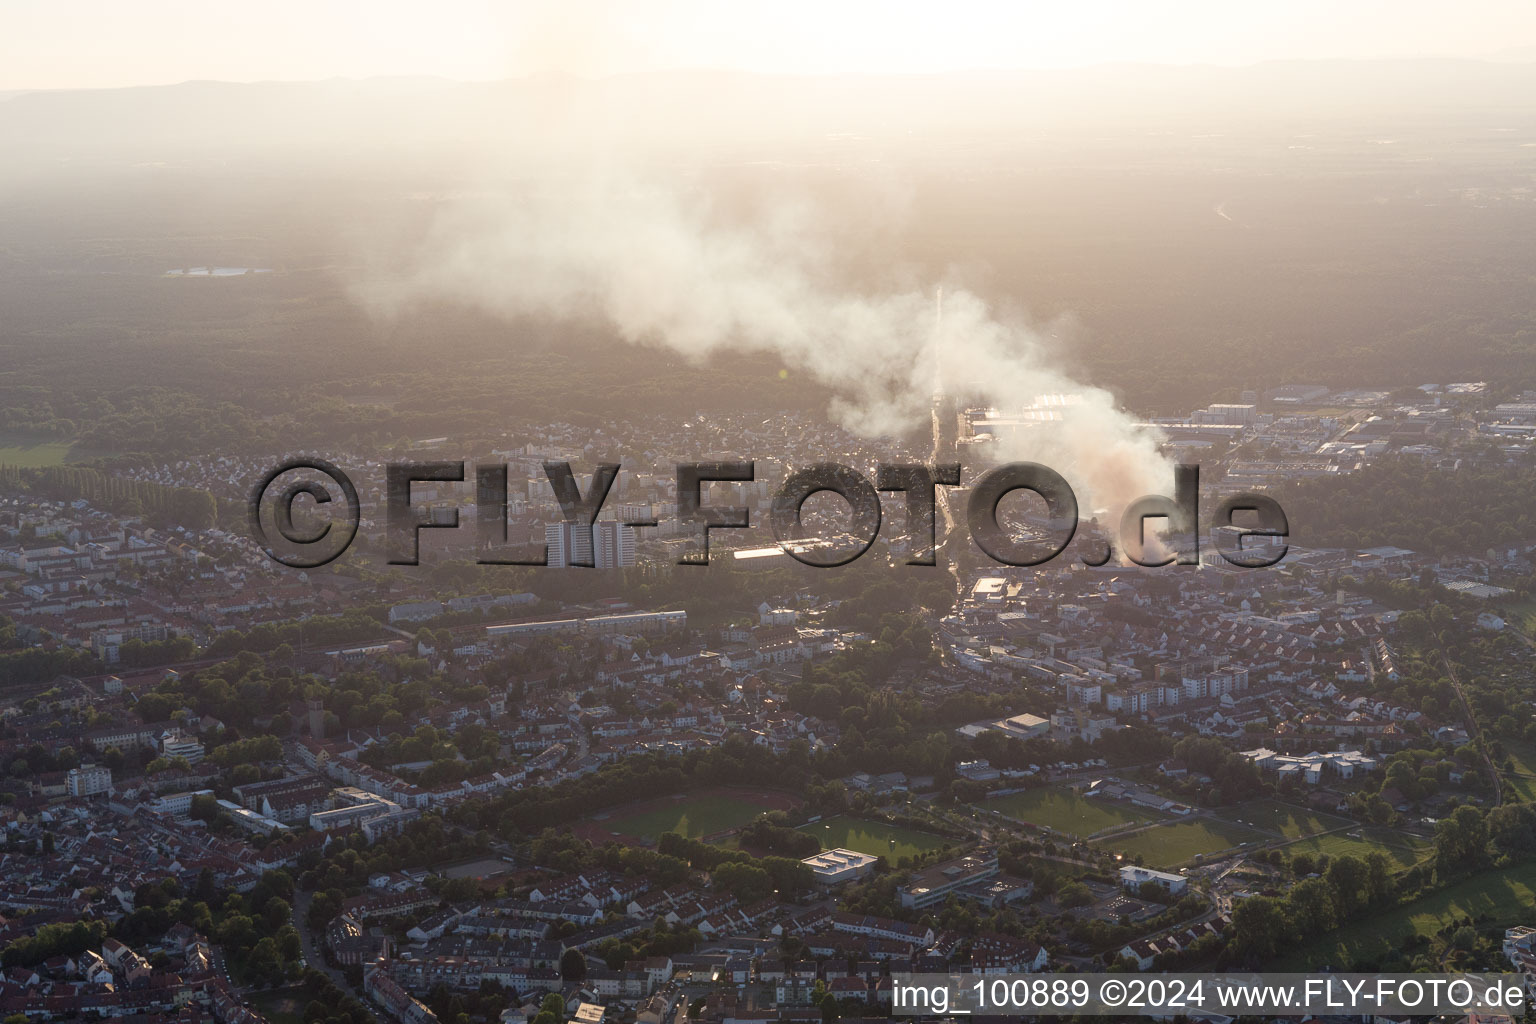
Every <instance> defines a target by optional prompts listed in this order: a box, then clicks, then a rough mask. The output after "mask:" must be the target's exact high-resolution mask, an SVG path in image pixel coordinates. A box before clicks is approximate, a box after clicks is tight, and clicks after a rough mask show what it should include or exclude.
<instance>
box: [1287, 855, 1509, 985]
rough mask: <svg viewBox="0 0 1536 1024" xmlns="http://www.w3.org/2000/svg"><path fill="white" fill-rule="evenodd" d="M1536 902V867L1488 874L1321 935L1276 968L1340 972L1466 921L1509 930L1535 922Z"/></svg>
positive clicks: (1488, 872)
mask: <svg viewBox="0 0 1536 1024" xmlns="http://www.w3.org/2000/svg"><path fill="white" fill-rule="evenodd" d="M1533 903H1536V864H1521V865H1519V866H1518V867H1513V868H1507V869H1504V870H1502V871H1487V872H1484V873H1483V874H1481V875H1476V876H1474V877H1472V878H1469V879H1467V880H1466V881H1463V882H1459V883H1457V884H1456V885H1453V886H1451V887H1450V888H1448V889H1444V890H1442V891H1440V892H1437V893H1432V894H1430V895H1428V896H1425V897H1424V898H1423V899H1419V900H1415V901H1414V902H1412V903H1410V904H1408V905H1407V906H1403V907H1398V908H1396V909H1395V910H1389V911H1387V912H1385V913H1381V914H1372V915H1371V916H1370V917H1369V918H1367V919H1365V920H1362V921H1357V922H1355V923H1354V924H1351V925H1348V926H1347V927H1344V928H1341V929H1339V930H1338V931H1336V932H1331V933H1329V934H1327V935H1321V936H1318V937H1317V938H1316V939H1314V940H1313V941H1311V942H1309V943H1307V944H1306V945H1304V946H1303V947H1301V948H1300V949H1299V950H1297V951H1296V953H1294V954H1293V955H1291V956H1290V957H1287V958H1286V959H1285V960H1284V961H1282V962H1280V963H1279V964H1276V965H1273V966H1272V968H1271V969H1281V970H1301V969H1303V968H1306V967H1309V966H1321V965H1324V964H1329V965H1332V966H1334V967H1344V966H1345V965H1346V964H1348V965H1354V964H1358V963H1361V962H1362V961H1370V960H1373V959H1374V958H1376V957H1379V956H1381V955H1383V954H1385V953H1387V952H1389V951H1390V950H1392V949H1394V948H1396V947H1397V945H1398V944H1399V943H1401V942H1402V940H1403V939H1404V938H1405V937H1407V936H1408V935H1412V934H1418V935H1434V934H1435V933H1436V932H1438V931H1439V930H1440V929H1442V928H1444V927H1445V926H1446V925H1447V924H1450V923H1451V922H1452V921H1456V920H1459V919H1461V918H1465V917H1471V918H1473V919H1474V920H1476V919H1477V918H1478V917H1480V916H1483V915H1487V919H1488V922H1489V923H1490V924H1493V925H1498V926H1505V925H1511V924H1520V923H1524V922H1526V921H1527V920H1528V919H1529V918H1530V913H1529V908H1530V907H1531V905H1532V904H1533Z"/></svg>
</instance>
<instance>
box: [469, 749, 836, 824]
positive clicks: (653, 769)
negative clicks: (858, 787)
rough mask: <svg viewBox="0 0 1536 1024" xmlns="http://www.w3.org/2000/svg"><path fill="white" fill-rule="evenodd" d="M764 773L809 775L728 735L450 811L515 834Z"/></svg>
mask: <svg viewBox="0 0 1536 1024" xmlns="http://www.w3.org/2000/svg"><path fill="white" fill-rule="evenodd" d="M764 779H773V780H774V782H775V784H776V785H778V786H782V787H783V788H785V789H789V790H799V789H801V788H803V787H804V786H805V784H806V783H807V782H808V781H809V780H810V768H809V765H805V764H796V763H795V762H794V760H793V759H780V758H777V757H775V756H774V754H773V753H772V752H771V751H769V750H768V749H767V748H766V747H761V746H758V745H756V744H751V743H748V742H747V741H746V740H744V739H742V738H741V737H740V736H732V737H730V738H729V739H727V740H726V742H725V743H723V744H721V745H720V746H718V747H712V748H710V749H708V750H699V751H689V752H688V753H686V754H683V755H682V756H680V757H664V756H661V755H656V754H645V755H641V756H639V757H631V758H628V759H626V760H625V761H623V762H620V763H618V764H612V765H607V766H605V767H603V768H602V769H601V770H599V771H597V772H595V773H593V774H591V775H586V776H583V777H581V778H579V779H566V780H563V781H561V782H559V783H556V784H555V785H553V786H529V787H527V788H525V789H520V790H512V791H509V792H506V793H502V794H499V795H497V796H496V797H493V798H491V799H489V800H466V801H465V802H464V803H462V804H460V805H459V806H458V807H456V808H454V810H453V814H454V818H455V820H456V821H458V822H459V823H460V824H462V825H465V826H466V827H469V828H475V829H479V828H487V829H495V830H498V831H500V832H501V834H503V835H505V836H507V837H508V838H517V837H518V836H520V835H527V834H528V833H536V832H540V831H543V830H544V829H546V828H551V827H554V826H558V825H563V824H566V823H568V822H572V821H576V820H577V819H578V818H584V817H586V816H587V815H589V814H591V813H592V812H593V811H595V810H601V809H602V808H604V807H613V806H615V805H617V804H622V803H628V802H629V801H632V800H639V799H642V798H645V797H654V796H661V795H663V794H667V793H683V792H688V791H690V790H693V789H698V788H704V787H708V786H720V785H732V784H750V785H761V784H762V780H764Z"/></svg>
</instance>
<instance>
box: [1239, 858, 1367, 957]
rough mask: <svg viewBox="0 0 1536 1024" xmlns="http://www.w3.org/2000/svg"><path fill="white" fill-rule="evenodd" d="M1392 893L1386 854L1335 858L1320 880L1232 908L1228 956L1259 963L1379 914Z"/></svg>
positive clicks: (1254, 899) (1252, 897) (1308, 880)
mask: <svg viewBox="0 0 1536 1024" xmlns="http://www.w3.org/2000/svg"><path fill="white" fill-rule="evenodd" d="M1394 891H1395V890H1394V886H1393V880H1392V866H1391V862H1390V861H1389V860H1388V859H1387V857H1386V855H1385V854H1382V853H1376V852H1372V853H1370V854H1367V855H1366V856H1365V858H1364V859H1361V858H1359V857H1353V856H1345V857H1336V858H1334V859H1333V860H1332V861H1331V862H1330V863H1329V864H1328V867H1327V869H1326V870H1325V871H1324V872H1323V873H1322V875H1320V876H1315V877H1312V876H1309V877H1307V878H1303V879H1302V880H1301V881H1299V882H1297V883H1296V884H1295V885H1294V886H1292V887H1291V889H1290V891H1289V892H1288V893H1286V895H1285V896H1283V897H1274V896H1250V897H1248V898H1247V899H1244V900H1241V901H1239V902H1238V903H1237V904H1236V905H1234V906H1233V908H1232V930H1231V942H1230V943H1229V945H1228V946H1227V955H1229V956H1230V957H1232V958H1233V959H1235V960H1237V961H1238V962H1241V963H1246V964H1259V963H1262V962H1263V961H1264V960H1266V959H1268V958H1270V957H1272V956H1274V955H1275V954H1276V953H1277V952H1279V951H1280V950H1282V949H1285V948H1287V946H1289V945H1290V944H1291V943H1293V942H1296V941H1299V940H1301V939H1303V938H1307V937H1310V936H1314V935H1319V934H1322V933H1324V932H1329V931H1332V930H1333V929H1335V928H1337V927H1339V926H1340V925H1343V924H1347V923H1348V922H1350V921H1354V920H1358V919H1359V918H1360V917H1362V916H1364V915H1365V914H1367V913H1370V912H1374V911H1377V910H1380V909H1382V908H1383V907H1385V906H1387V905H1389V904H1390V903H1391V901H1392V898H1393V895H1394Z"/></svg>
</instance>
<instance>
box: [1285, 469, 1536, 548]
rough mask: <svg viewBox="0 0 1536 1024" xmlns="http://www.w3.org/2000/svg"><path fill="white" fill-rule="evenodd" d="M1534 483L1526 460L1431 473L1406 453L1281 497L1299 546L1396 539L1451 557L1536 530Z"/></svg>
mask: <svg viewBox="0 0 1536 1024" xmlns="http://www.w3.org/2000/svg"><path fill="white" fill-rule="evenodd" d="M1533 489H1536V469H1532V468H1531V467H1529V466H1526V467H1520V468H1510V467H1507V466H1495V465H1490V466H1477V465H1469V466H1466V467H1464V468H1461V469H1457V470H1430V471H1426V470H1425V467H1424V464H1423V462H1422V461H1420V460H1418V459H1409V458H1401V459H1383V460H1381V461H1379V462H1377V463H1376V464H1375V465H1372V466H1368V467H1366V468H1365V469H1362V470H1360V471H1359V472H1358V473H1349V474H1346V475H1343V476H1341V477H1339V478H1338V479H1327V480H1324V479H1321V478H1319V479H1315V480H1299V481H1297V482H1295V483H1294V484H1292V485H1290V486H1289V487H1288V488H1287V489H1286V492H1285V493H1284V494H1283V495H1281V496H1280V502H1281V504H1282V505H1284V507H1285V511H1286V514H1287V515H1288V516H1289V517H1290V521H1291V522H1292V524H1294V527H1293V528H1294V530H1295V531H1297V532H1295V533H1294V537H1295V540H1296V542H1297V543H1299V544H1305V545H1307V546H1309V547H1310V546H1318V547H1373V546H1376V545H1380V544H1395V545H1399V546H1401V547H1405V548H1409V549H1411V550H1415V551H1433V552H1435V553H1436V554H1442V555H1448V554H1466V553H1475V552H1482V551H1486V550H1487V549H1488V548H1491V547H1492V548H1497V547H1506V546H1512V545H1516V544H1520V543H1523V542H1524V541H1525V539H1526V538H1528V537H1530V536H1531V534H1532V532H1533V531H1536V519H1533V518H1532V512H1531V508H1530V495H1531V492H1532V490H1533Z"/></svg>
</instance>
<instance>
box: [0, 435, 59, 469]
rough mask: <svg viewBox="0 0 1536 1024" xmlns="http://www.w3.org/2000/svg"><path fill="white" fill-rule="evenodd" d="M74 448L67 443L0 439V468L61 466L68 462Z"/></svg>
mask: <svg viewBox="0 0 1536 1024" xmlns="http://www.w3.org/2000/svg"><path fill="white" fill-rule="evenodd" d="M73 447H74V446H73V445H72V444H71V443H70V442H68V441H24V440H20V439H17V438H11V437H0V466H20V467H21V468H23V469H36V468H37V467H39V466H62V465H63V464H64V463H65V462H68V461H69V456H70V451H71V449H72V448H73Z"/></svg>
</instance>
